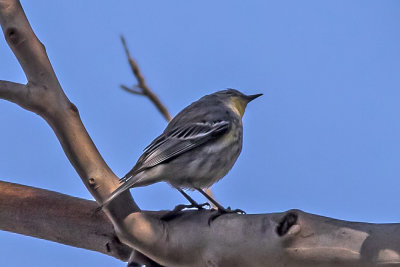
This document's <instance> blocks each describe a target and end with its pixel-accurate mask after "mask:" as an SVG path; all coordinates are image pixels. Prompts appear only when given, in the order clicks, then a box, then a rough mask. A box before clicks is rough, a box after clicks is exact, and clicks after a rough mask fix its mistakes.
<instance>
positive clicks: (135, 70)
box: [121, 35, 172, 121]
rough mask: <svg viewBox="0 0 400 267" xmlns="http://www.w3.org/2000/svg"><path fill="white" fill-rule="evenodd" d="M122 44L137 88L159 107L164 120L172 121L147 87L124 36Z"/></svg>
mask: <svg viewBox="0 0 400 267" xmlns="http://www.w3.org/2000/svg"><path fill="white" fill-rule="evenodd" d="M121 42H122V45H123V46H124V50H125V54H126V56H127V58H128V62H129V65H130V66H131V70H132V72H133V75H134V76H135V77H136V79H137V81H138V85H137V87H138V88H140V89H141V90H142V93H141V94H143V95H145V96H147V97H148V98H149V99H150V101H151V102H153V104H154V105H155V106H156V107H157V109H158V111H159V112H160V113H161V114H162V115H163V116H164V118H165V119H166V120H167V121H170V120H171V119H172V117H171V115H170V113H169V112H168V109H167V108H166V107H165V106H164V104H163V103H161V101H160V99H159V98H158V97H157V95H156V94H154V93H153V92H152V91H151V89H150V87H148V86H147V84H146V81H145V79H144V77H143V75H142V72H141V71H140V69H139V66H138V64H137V63H136V61H135V60H134V59H133V58H132V57H131V54H130V52H129V49H128V46H127V44H126V41H125V38H124V36H123V35H121ZM121 87H122V86H121ZM122 89H124V90H125V91H127V92H130V93H133V94H140V93H138V91H136V90H134V89H130V88H129V90H127V89H128V87H126V86H124V87H122Z"/></svg>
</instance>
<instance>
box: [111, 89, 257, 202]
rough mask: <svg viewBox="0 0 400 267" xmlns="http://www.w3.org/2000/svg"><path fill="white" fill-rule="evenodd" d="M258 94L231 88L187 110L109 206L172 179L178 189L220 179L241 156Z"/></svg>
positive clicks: (155, 142)
mask: <svg viewBox="0 0 400 267" xmlns="http://www.w3.org/2000/svg"><path fill="white" fill-rule="evenodd" d="M258 96H260V95H254V96H246V95H244V94H242V93H240V92H239V91H237V90H234V89H228V90H223V91H219V92H216V93H214V94H211V95H206V96H204V97H202V98H201V99H199V100H198V101H196V102H194V103H192V104H191V105H189V106H188V107H186V108H185V109H183V110H182V111H181V112H179V113H178V114H177V115H176V116H175V118H173V120H172V121H171V122H170V123H169V124H168V126H167V127H166V129H165V130H164V132H163V133H162V134H161V135H160V136H158V137H157V138H156V139H154V140H153V142H151V144H150V145H148V146H147V147H146V148H145V150H144V153H143V154H142V156H141V157H140V158H139V160H138V161H137V163H136V164H135V166H134V167H133V168H132V169H131V170H130V171H129V172H128V173H127V174H126V175H125V176H124V177H123V178H121V179H120V182H121V185H120V187H118V188H117V189H116V190H115V191H114V192H113V193H112V194H111V195H110V197H109V198H108V199H107V200H106V201H105V202H104V203H103V206H104V205H107V204H108V203H109V202H110V201H111V200H113V199H114V198H115V197H117V196H118V195H119V194H120V193H122V192H123V191H125V190H127V189H129V188H131V187H139V186H146V185H149V184H153V183H157V182H160V181H166V182H168V183H169V184H171V185H172V186H173V187H176V188H184V189H198V188H208V187H210V186H211V185H212V184H214V183H215V182H217V181H218V180H220V179H221V178H222V177H224V176H225V175H226V174H227V173H228V172H229V170H230V169H231V168H232V167H233V165H234V163H235V162H236V160H237V158H238V156H239V154H240V152H241V149H242V138H243V126H242V120H241V117H242V115H243V113H244V109H245V107H246V104H247V103H248V102H250V101H251V100H253V99H254V98H256V97H258Z"/></svg>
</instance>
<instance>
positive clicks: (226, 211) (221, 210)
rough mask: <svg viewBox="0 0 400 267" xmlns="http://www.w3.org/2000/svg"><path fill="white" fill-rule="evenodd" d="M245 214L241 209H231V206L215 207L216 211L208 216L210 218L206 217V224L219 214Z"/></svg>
mask: <svg viewBox="0 0 400 267" xmlns="http://www.w3.org/2000/svg"><path fill="white" fill-rule="evenodd" d="M232 213H235V214H246V212H245V211H243V210H241V209H234V210H232V209H231V207H227V208H226V209H225V208H219V209H217V212H216V213H215V214H213V215H211V216H210V218H209V219H208V225H211V222H212V221H214V220H215V219H217V218H218V217H219V216H221V215H224V214H232Z"/></svg>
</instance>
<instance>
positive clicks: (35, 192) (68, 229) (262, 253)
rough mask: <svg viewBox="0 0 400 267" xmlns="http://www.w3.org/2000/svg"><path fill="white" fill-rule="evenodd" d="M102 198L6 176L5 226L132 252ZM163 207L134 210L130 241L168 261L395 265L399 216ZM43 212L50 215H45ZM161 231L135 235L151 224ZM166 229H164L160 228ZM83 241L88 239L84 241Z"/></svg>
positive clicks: (399, 257)
mask: <svg viewBox="0 0 400 267" xmlns="http://www.w3.org/2000/svg"><path fill="white" fill-rule="evenodd" d="M95 208H96V203H95V202H93V201H88V200H83V199H79V198H73V197H70V196H67V195H64V194H59V193H55V192H51V191H47V190H42V189H37V188H31V187H27V186H21V185H16V184H11V183H5V182H0V228H1V229H4V230H7V231H12V232H16V233H21V234H24V235H29V236H34V237H38V238H43V239H47V240H51V241H55V242H59V243H63V244H67V245H71V246H75V247H81V248H85V249H90V250H94V251H98V252H101V253H104V254H107V255H110V256H114V257H117V258H119V259H122V260H126V259H127V257H128V256H129V247H127V246H124V245H123V244H121V243H119V242H118V238H117V237H116V235H115V233H114V231H113V227H112V225H111V224H110V223H109V222H108V220H107V218H106V217H105V216H104V214H103V213H94V210H95ZM163 214H165V212H162V211H160V212H140V213H132V214H131V215H129V217H127V218H126V223H125V224H124V225H132V226H133V227H129V228H128V229H123V228H121V229H122V230H123V232H124V234H122V235H121V236H122V237H124V236H125V235H128V238H127V240H125V241H126V242H128V243H130V242H134V244H131V245H132V246H134V247H137V248H139V250H140V251H142V252H143V253H145V254H146V255H148V256H150V257H151V258H153V259H154V260H156V261H157V262H159V263H161V264H163V265H167V266H232V267H233V266H266V265H267V266H274V267H281V266H282V267H283V266H286V267H291V266H296V267H298V266H304V267H305V266H324V267H325V266H326V267H330V266H331V267H336V266H341V267H342V266H345V267H346V266H349V267H350V266H352V267H354V266H356V267H357V266H359V267H364V266H365V267H373V266H397V265H399V264H400V224H368V223H353V222H346V221H341V220H335V219H331V218H326V217H321V216H317V215H312V214H308V213H304V212H302V211H299V210H291V211H288V212H284V213H275V214H260V215H225V216H221V217H219V218H217V219H215V220H214V221H212V222H211V224H210V225H209V224H208V220H209V218H210V215H211V214H212V212H210V211H203V212H197V211H186V212H182V213H181V214H180V216H178V217H177V218H176V219H174V220H172V221H170V222H169V223H160V224H149V223H148V222H149V221H150V222H151V221H153V220H154V221H158V222H160V221H159V220H158V218H159V217H160V216H162V215H163ZM43 218H45V220H43ZM157 227H159V228H160V230H156V231H153V232H154V233H155V235H156V237H157V238H156V239H154V240H153V242H143V240H140V239H137V240H136V239H132V238H131V237H132V236H140V235H141V234H140V233H141V232H146V231H148V230H149V229H151V228H157ZM159 231H160V232H159ZM82 241H84V242H82Z"/></svg>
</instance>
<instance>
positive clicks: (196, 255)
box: [0, 0, 400, 267]
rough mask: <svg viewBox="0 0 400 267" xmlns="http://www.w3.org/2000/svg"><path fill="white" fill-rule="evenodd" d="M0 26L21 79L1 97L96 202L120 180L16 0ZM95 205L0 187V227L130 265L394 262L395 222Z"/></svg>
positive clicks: (5, 6) (125, 203) (126, 202)
mask: <svg viewBox="0 0 400 267" xmlns="http://www.w3.org/2000/svg"><path fill="white" fill-rule="evenodd" d="M0 24H1V26H2V29H3V32H4V36H5V39H6V41H7V42H8V44H9V46H10V48H11V49H12V51H13V52H14V54H15V56H16V57H17V59H18V61H19V63H20V65H21V67H22V68H23V70H24V73H25V75H26V77H27V81H28V82H27V84H25V85H24V84H18V83H13V82H8V81H0V98H2V99H6V100H9V101H11V102H14V103H16V104H18V105H19V106H21V107H22V108H24V109H27V110H30V111H32V112H35V113H36V114H38V115H39V116H41V117H42V118H43V119H44V120H46V121H47V123H48V124H49V125H50V127H51V128H52V129H53V131H54V133H55V134H56V135H57V137H58V140H59V141H60V144H61V145H62V147H63V149H64V152H65V154H66V156H67V157H68V159H69V160H70V162H71V164H72V165H73V166H74V168H75V170H76V171H77V173H78V174H79V175H80V177H81V179H82V181H83V183H84V184H85V186H86V187H87V189H88V190H89V192H90V193H91V194H92V195H93V197H94V198H95V199H96V201H97V202H98V203H102V202H103V201H104V200H105V199H106V198H107V196H108V195H109V194H110V193H111V192H112V191H113V190H114V189H115V188H116V187H117V186H118V179H117V177H116V176H115V174H114V173H113V172H112V170H111V169H110V168H109V167H108V165H107V164H106V162H105V161H104V160H103V158H102V157H101V155H100V154H99V152H98V150H97V148H96V147H95V145H94V143H93V142H92V140H91V138H90V136H89V135H88V133H87V131H86V129H85V127H84V125H83V124H82V122H81V120H80V117H79V112H78V109H77V108H76V107H75V105H73V104H72V103H71V102H70V101H69V99H68V98H67V96H66V95H65V93H64V91H63V90H62V88H61V86H60V84H59V82H58V80H57V77H56V75H55V73H54V71H53V68H52V66H51V64H50V61H49V59H48V57H47V54H46V50H45V48H44V46H43V45H42V44H41V43H40V41H39V40H38V38H37V37H36V35H35V34H34V32H33V31H32V29H31V27H30V25H29V22H28V20H27V18H26V16H25V14H24V11H23V9H22V7H21V5H20V3H19V1H16V0H0ZM95 207H96V203H95V202H93V201H88V200H82V199H77V198H73V197H70V196H66V195H62V194H59V193H55V192H50V191H46V190H42V189H37V188H30V187H25V186H21V185H15V184H10V183H5V182H1V183H0V229H2V230H7V231H12V232H17V233H21V234H25V235H31V236H36V237H39V238H44V239H47V240H52V241H55V242H60V243H64V244H68V245H71V246H78V247H82V248H86V249H90V250H95V251H98V252H101V253H105V254H108V255H110V256H114V257H116V258H119V259H121V260H127V259H128V256H129V255H130V257H129V258H130V259H129V261H130V262H138V263H142V264H143V263H146V264H148V265H149V266H151V265H153V266H155V265H157V264H161V265H165V266H276V267H279V266H287V267H290V266H332V267H333V266H368V267H369V266H395V265H400V240H399V239H400V235H399V234H400V224H367V223H352V222H345V221H340V220H335V219H330V218H326V217H321V216H317V215H312V214H307V213H304V212H302V211H299V210H292V211H288V212H284V213H274V214H258V215H238V214H229V215H223V216H220V217H218V218H216V219H215V220H212V221H210V218H211V216H212V215H214V212H215V211H210V210H201V211H185V212H181V213H179V214H178V216H176V217H174V218H173V219H171V220H168V221H166V220H161V219H160V218H161V216H162V215H163V214H164V213H165V212H162V211H160V212H143V211H141V210H140V209H139V207H138V206H137V205H136V203H135V202H134V200H133V199H132V197H131V195H130V194H129V192H126V193H125V194H122V195H121V196H120V197H118V198H117V199H116V200H115V201H113V202H112V203H111V204H110V205H109V206H107V207H106V208H104V209H103V210H104V213H102V212H98V213H96V212H94V209H95ZM83 240H85V244H82V242H83ZM120 241H122V242H123V243H124V244H121V243H120ZM134 250H136V252H132V253H131V251H134ZM143 255H145V256H147V257H148V258H146V257H144V256H143ZM150 259H151V260H150Z"/></svg>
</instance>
